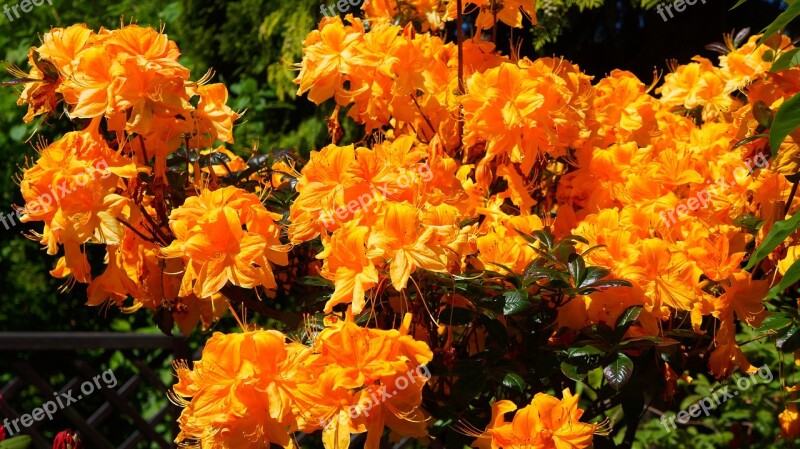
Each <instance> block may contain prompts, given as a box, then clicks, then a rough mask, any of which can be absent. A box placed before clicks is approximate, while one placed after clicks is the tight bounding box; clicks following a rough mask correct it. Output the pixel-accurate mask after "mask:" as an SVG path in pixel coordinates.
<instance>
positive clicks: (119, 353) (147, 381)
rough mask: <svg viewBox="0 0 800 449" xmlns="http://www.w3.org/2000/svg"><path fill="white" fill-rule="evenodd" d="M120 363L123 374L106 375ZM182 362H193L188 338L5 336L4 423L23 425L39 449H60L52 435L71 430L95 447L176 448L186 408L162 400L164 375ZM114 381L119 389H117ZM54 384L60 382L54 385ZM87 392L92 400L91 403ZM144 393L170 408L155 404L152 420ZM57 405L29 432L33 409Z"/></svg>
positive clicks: (1, 339) (0, 344)
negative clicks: (176, 361) (179, 420)
mask: <svg viewBox="0 0 800 449" xmlns="http://www.w3.org/2000/svg"><path fill="white" fill-rule="evenodd" d="M112 358H114V360H115V363H114V365H115V366H117V367H118V368H117V369H115V370H114V371H108V370H106V371H104V370H103V369H102V368H101V367H103V366H105V367H108V366H110V362H111V359H112ZM175 358H180V359H189V358H191V357H190V354H189V349H188V345H187V342H186V340H185V339H183V338H179V337H167V336H164V335H150V334H121V333H82V332H69V333H53V332H47V333H24V332H23V333H19V332H15V333H0V375H3V374H5V376H3V377H0V379H3V378H5V379H9V378H10V380H9V381H8V382H6V383H0V395H2V397H1V398H0V418H2V420H5V419H8V420H9V422H10V421H13V420H15V419H16V420H19V421H18V423H19V424H18V426H19V427H20V433H21V434H25V435H29V436H30V437H31V438H32V439H33V447H35V448H37V449H38V448H41V449H48V448H50V447H52V442H51V441H50V440H49V438H48V435H52V434H53V433H54V432H57V431H59V430H63V429H65V428H71V429H74V430H77V431H78V432H80V434H81V436H82V437H83V439H84V442H85V443H86V444H85V447H87V448H97V449H133V448H154V447H158V448H164V449H167V448H174V447H175V444H174V443H173V442H172V440H173V439H174V437H175V432H176V430H177V429H176V426H175V418H176V417H177V415H178V414H179V413H180V410H179V409H178V408H177V407H176V406H174V405H172V404H171V403H169V402H167V403H164V401H163V400H160V399H161V398H166V391H167V389H168V385H167V384H165V382H164V381H163V379H162V373H161V371H163V368H164V367H165V366H168V365H169V363H170V362H171V361H172V360H173V359H175ZM122 359H124V360H122ZM112 377H113V379H114V383H115V385H114V386H113V388H112V387H109V385H110V384H111V383H112V382H111V378H112ZM51 379H57V380H58V381H54V382H52V384H51ZM101 380H102V382H101ZM106 381H108V382H106ZM87 382H88V385H87ZM53 384H55V385H53ZM90 390H91V391H90ZM82 391H83V392H84V393H86V392H89V391H90V394H87V395H86V396H85V397H84V395H83V394H81V392H82ZM137 393H138V394H139V398H136V395H137ZM142 395H147V396H149V397H157V398H158V399H159V400H160V402H159V401H156V403H157V404H159V403H160V404H163V405H157V406H155V407H154V406H152V405H151V409H154V410H155V413H153V412H152V410H151V413H149V415H151V416H148V417H145V416H144V414H143V411H142V410H141V409H140V408H141V407H142V402H143V401H142ZM78 397H80V398H81V400H80V401H78V400H77V398H78ZM54 399H55V400H56V401H57V402H56V403H58V405H59V407H58V410H57V411H56V412H55V413H51V414H50V416H52V419H49V418H48V416H45V417H44V418H43V419H41V420H39V421H36V422H33V423H32V424H31V425H30V426H28V427H26V428H24V430H22V428H21V427H22V424H24V423H23V422H22V421H21V419H22V417H23V416H24V415H26V414H27V415H31V413H32V412H33V411H34V410H35V408H34V409H30V408H29V407H31V404H38V405H34V407H36V408H44V407H45V403H46V402H50V401H53V400H54ZM62 399H63V400H62ZM59 401H60V402H59ZM68 402H69V403H70V404H65V403H68ZM73 402H74V404H73ZM62 405H63V407H61V406H62ZM23 407H24V408H23ZM48 407H49V408H53V407H54V405H51V406H48ZM39 416H41V414H40V415H39ZM33 418H35V416H33ZM28 422H30V419H28ZM0 425H2V423H1V422H0ZM55 426H60V427H55ZM109 429H110V430H109ZM7 430H8V425H7Z"/></svg>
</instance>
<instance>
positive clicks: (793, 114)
mask: <svg viewBox="0 0 800 449" xmlns="http://www.w3.org/2000/svg"><path fill="white" fill-rule="evenodd" d="M795 5H800V2H798V3H795ZM798 126H800V95H795V96H793V97H792V98H790V99H788V100H786V101H785V102H784V103H783V104H782V105H781V107H780V108H778V112H777V113H775V120H773V121H772V128H770V130H769V146H770V148H772V157H775V156H776V155H777V154H778V149H779V148H780V147H781V144H782V143H783V141H784V140H786V136H788V135H789V134H790V133H791V132H792V131H794V130H795V129H797V127H798Z"/></svg>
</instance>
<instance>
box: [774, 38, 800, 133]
mask: <svg viewBox="0 0 800 449" xmlns="http://www.w3.org/2000/svg"><path fill="white" fill-rule="evenodd" d="M798 64H800V48H793V49H791V50H787V51H785V52H783V53H781V55H780V56H778V59H776V60H775V62H773V63H772V67H771V68H770V69H769V71H770V72H779V71H781V70H786V69H788V68H790V67H794V66H796V65H798ZM768 128H769V127H768Z"/></svg>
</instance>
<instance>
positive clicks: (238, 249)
mask: <svg viewBox="0 0 800 449" xmlns="http://www.w3.org/2000/svg"><path fill="white" fill-rule="evenodd" d="M278 219H280V216H279V215H277V214H271V213H269V212H267V210H266V209H265V208H264V206H263V205H262V204H261V201H260V200H259V199H258V197H256V196H255V195H253V194H251V193H246V192H244V191H243V190H240V189H237V188H235V187H225V188H223V189H219V190H216V191H210V190H207V189H203V191H202V192H200V195H199V196H196V197H191V198H188V199H187V200H186V202H185V203H184V204H183V206H181V207H179V208H177V209H175V210H173V211H172V214H171V215H170V228H171V229H172V232H173V233H174V234H175V236H176V237H177V239H176V240H175V241H174V242H172V244H171V245H170V246H169V247H167V248H164V249H163V250H162V251H161V252H162V256H163V257H166V258H184V260H185V261H186V273H185V274H184V276H183V284H182V286H181V292H180V295H181V296H187V295H189V294H190V293H194V294H195V295H196V296H198V297H200V298H207V297H209V296H211V295H212V294H214V293H217V292H219V291H220V290H221V289H222V287H224V286H225V284H227V283H228V282H231V283H232V284H233V285H238V286H240V287H245V288H253V287H255V286H258V285H261V286H264V287H266V288H275V287H276V286H277V285H276V283H275V278H274V276H273V274H272V268H271V267H270V263H278V264H281V265H285V264H286V263H287V262H288V260H287V257H286V254H285V250H283V248H282V247H281V244H280V240H279V237H280V229H279V228H278V227H277V226H275V223H274V220H278Z"/></svg>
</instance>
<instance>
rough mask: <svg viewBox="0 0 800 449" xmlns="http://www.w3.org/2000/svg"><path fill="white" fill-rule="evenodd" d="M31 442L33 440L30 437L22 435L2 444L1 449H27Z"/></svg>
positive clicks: (0, 444)
mask: <svg viewBox="0 0 800 449" xmlns="http://www.w3.org/2000/svg"><path fill="white" fill-rule="evenodd" d="M31 442H33V440H32V439H31V437H29V436H28V435H20V436H17V437H14V438H9V439H7V440H5V441H3V442H2V443H0V449H26V448H27V447H29V446H30V445H31Z"/></svg>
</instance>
